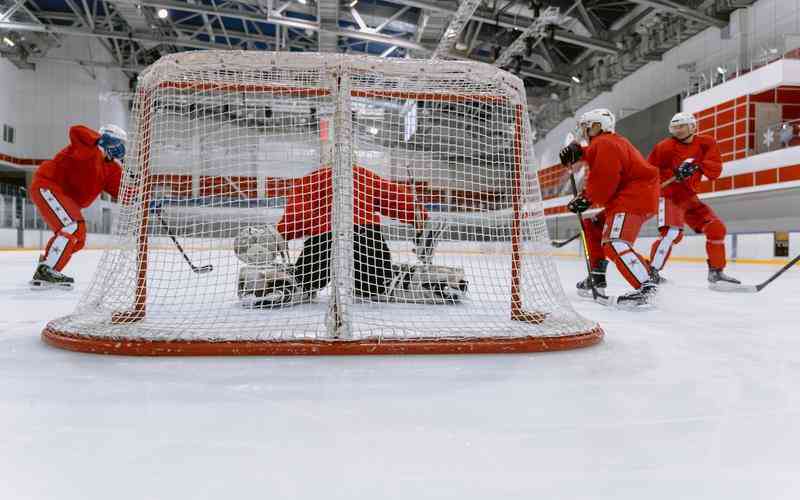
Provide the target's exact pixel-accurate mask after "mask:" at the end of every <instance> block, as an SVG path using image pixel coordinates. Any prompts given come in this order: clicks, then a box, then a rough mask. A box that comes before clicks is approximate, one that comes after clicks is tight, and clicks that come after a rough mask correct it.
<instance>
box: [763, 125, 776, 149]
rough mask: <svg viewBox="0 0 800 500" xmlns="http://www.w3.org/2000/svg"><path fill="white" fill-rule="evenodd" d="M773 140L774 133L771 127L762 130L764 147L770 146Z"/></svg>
mask: <svg viewBox="0 0 800 500" xmlns="http://www.w3.org/2000/svg"><path fill="white" fill-rule="evenodd" d="M773 142H775V134H774V133H773V132H772V129H771V128H768V129H767V130H765V131H764V141H763V144H764V146H766V147H770V146H772V143H773Z"/></svg>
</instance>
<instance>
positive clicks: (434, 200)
mask: <svg viewBox="0 0 800 500" xmlns="http://www.w3.org/2000/svg"><path fill="white" fill-rule="evenodd" d="M129 133H130V135H131V140H130V144H129V152H128V157H127V161H126V166H125V177H124V181H123V186H122V190H121V195H120V200H119V206H118V211H117V213H116V218H115V228H114V237H113V243H112V244H111V246H110V248H109V249H107V250H106V251H105V252H104V254H103V256H102V258H101V261H100V263H99V265H98V268H97V270H96V273H95V276H94V279H93V280H92V283H91V285H90V286H89V287H88V289H87V291H86V292H85V294H84V295H83V297H82V298H81V300H80V302H79V304H78V306H77V308H76V310H75V311H74V312H73V313H72V314H71V315H69V316H66V317H63V318H59V319H56V320H53V321H51V322H50V323H49V324H48V325H47V327H46V328H45V330H44V332H43V336H44V339H45V341H46V342H48V343H50V344H53V345H56V346H59V347H62V348H66V349H73V350H78V351H88V352H100V353H117V354H143V355H200V354H210V355H214V354H370V353H373V354H387V353H482V352H518V351H544V350H557V349H569V348H575V347H581V346H586V345H590V344H594V343H596V342H598V341H599V340H600V339H601V338H602V335H603V332H602V330H601V329H600V327H599V326H598V325H597V324H596V323H595V322H593V321H590V320H587V319H585V318H583V317H581V316H580V315H579V314H577V313H576V312H575V311H574V310H573V308H572V307H571V305H570V303H569V301H568V300H567V299H566V297H565V294H564V291H563V289H562V286H561V283H560V281H559V277H558V274H557V271H556V267H555V265H554V262H553V261H552V259H551V256H550V247H549V243H548V242H549V240H548V237H547V228H546V225H545V221H544V215H543V208H542V203H541V196H540V190H539V185H538V180H537V177H536V169H535V167H534V155H533V144H532V133H531V129H530V122H529V117H528V114H527V112H526V109H525V92H524V88H523V84H522V82H521V81H520V80H519V79H518V78H517V77H515V76H513V75H511V74H509V73H506V72H504V71H500V70H498V69H497V68H494V67H491V66H488V65H484V64H481V63H475V62H463V61H417V60H401V59H381V58H374V57H364V56H347V55H331V54H312V53H291V54H290V53H264V52H233V51H229V52H217V51H211V52H193V53H184V54H174V55H170V56H166V57H164V58H162V59H161V60H159V61H158V62H157V63H155V64H154V65H153V66H151V67H150V68H148V69H147V70H146V71H145V72H143V73H142V75H141V77H140V79H139V85H138V89H137V91H136V97H135V100H134V105H133V109H132V119H131V125H130V130H129ZM326 168H327V169H330V170H331V176H330V179H331V183H332V188H331V189H330V190H329V191H327V192H325V193H326V196H329V197H331V199H330V200H327V201H326V200H318V199H317V200H306V203H307V204H310V205H309V207H311V209H315V208H316V207H317V205H319V204H321V203H326V202H328V204H329V205H330V206H331V207H332V211H331V213H330V221H329V223H330V224H329V225H330V227H329V237H330V240H329V246H328V247H327V251H328V252H329V253H324V252H323V251H322V250H320V252H321V256H318V257H319V258H318V260H317V265H321V264H320V263H321V262H322V261H326V262H327V263H329V264H330V265H329V270H328V274H327V277H323V278H320V277H319V276H318V275H315V276H316V277H315V278H311V281H313V280H315V279H319V283H318V284H321V285H324V286H322V287H321V289H320V290H319V291H318V293H317V294H316V296H314V297H311V298H308V297H307V299H308V300H304V301H302V302H301V303H295V302H292V303H289V304H286V305H285V306H284V307H271V308H259V307H250V306H247V305H244V304H243V301H242V298H241V293H240V292H241V290H240V288H239V274H240V272H241V269H242V266H244V265H245V264H244V263H243V262H242V260H240V259H239V258H238V257H237V255H236V253H235V252H234V240H235V238H236V236H237V235H239V234H240V233H241V232H242V231H243V230H248V228H261V229H263V228H265V227H268V226H270V225H274V224H275V223H276V222H277V221H278V220H279V219H280V218H281V216H282V214H283V212H284V210H285V205H286V204H287V198H289V197H290V196H291V193H292V190H293V189H295V188H296V187H297V186H296V184H297V183H298V182H300V181H299V179H304V178H305V179H307V178H312V177H313V176H312V177H309V175H310V174H312V173H313V172H315V171H319V170H320V169H326ZM358 169H361V170H362V171H364V170H366V171H368V172H369V173H372V174H375V175H377V176H380V178H382V179H384V180H386V181H387V182H390V183H394V184H392V185H400V186H404V189H406V193H407V194H408V193H410V194H412V195H413V199H414V204H415V205H414V206H415V207H416V206H421V207H424V211H425V213H427V214H428V215H427V217H428V221H429V222H436V223H437V224H438V227H440V228H441V233H440V234H439V239H438V244H437V245H436V250H435V254H434V257H433V263H432V264H433V265H437V266H448V268H449V269H456V270H460V271H463V279H464V288H465V289H466V292H465V293H463V294H462V296H460V297H459V298H458V300H453V301H445V302H446V303H444V304H432V303H413V301H412V303H409V302H408V301H400V300H393V299H391V298H387V297H383V298H381V297H380V296H378V295H376V296H368V295H366V296H365V295H364V294H363V293H357V292H358V290H357V288H358V284H357V282H355V279H354V276H355V275H356V274H357V273H358V270H357V269H355V268H356V267H357V266H358V265H359V264H354V263H355V262H363V261H364V259H366V260H369V259H371V258H374V256H373V255H369V256H363V255H358V252H360V251H363V250H362V248H363V247H362V246H359V244H358V242H357V240H358V236H357V235H356V234H355V233H356V231H358V228H357V227H356V226H354V223H357V222H358V221H357V220H355V219H354V217H357V216H354V212H353V211H354V198H357V197H358V196H363V189H359V187H358V186H355V188H354V182H355V181H356V176H355V175H354V172H355V171H357V170H358ZM320 192H322V191H320ZM356 201H358V200H356ZM356 204H357V203H356ZM380 219H381V229H380V234H381V235H382V238H383V240H385V244H386V247H387V248H388V249H389V251H390V254H391V262H392V264H394V265H395V266H396V267H397V266H401V267H403V268H404V269H406V270H411V271H413V270H414V269H419V268H420V266H422V264H420V263H419V262H418V260H417V257H416V256H415V253H414V249H415V243H414V240H415V238H414V236H415V234H416V230H417V228H418V227H415V226H414V224H409V223H408V222H409V221H403V220H402V217H400V216H398V215H397V214H392V213H388V214H387V213H386V212H384V215H382V216H381V217H380ZM172 237H174V238H175V239H176V240H177V241H178V242H179V243H180V246H181V247H182V248H183V250H184V251H185V254H186V257H188V259H189V261H191V264H192V265H194V266H196V267H199V266H209V267H213V270H212V271H210V272H207V273H198V272H193V270H192V268H190V266H189V263H188V262H187V261H186V260H185V259H184V255H182V253H181V252H180V251H179V250H178V248H177V247H176V245H175V244H174V243H173V241H172ZM303 244H304V238H302V237H301V238H297V239H292V240H290V241H289V242H288V254H289V255H288V256H287V261H286V262H288V267H286V269H287V270H288V272H289V273H290V274H291V273H298V272H300V271H299V270H300V269H304V270H305V271H303V272H309V273H312V272H317V273H319V272H320V271H319V269H318V268H314V267H308V266H305V267H302V266H300V265H295V266H292V264H295V261H296V260H297V259H298V254H299V253H300V252H301V250H302V249H303ZM328 257H329V259H328ZM370 269H371V268H370ZM295 276H296V277H297V278H298V280H300V281H302V280H303V279H305V280H306V282H308V280H309V276H297V274H295ZM410 276H413V272H412V273H407V275H406V276H405V277H404V278H403V279H410ZM376 279H377V280H379V281H380V280H384V279H385V280H386V283H388V281H391V279H392V276H381V277H379V278H376ZM384 284H385V283H384ZM418 284H419V283H417V285H418ZM425 286H429V284H425ZM382 290H383V289H382Z"/></svg>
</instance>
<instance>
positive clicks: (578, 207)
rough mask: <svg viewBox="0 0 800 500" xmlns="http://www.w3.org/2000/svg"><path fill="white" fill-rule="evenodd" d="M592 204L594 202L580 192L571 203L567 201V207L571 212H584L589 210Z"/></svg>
mask: <svg viewBox="0 0 800 500" xmlns="http://www.w3.org/2000/svg"><path fill="white" fill-rule="evenodd" d="M591 206H592V202H591V201H589V200H588V199H587V198H586V197H585V196H584V195H583V194H579V195H578V196H576V197H575V198H573V199H572V200H571V201H570V202H569V203H567V209H569V211H570V212H574V213H576V214H582V213H583V212H585V211H587V210H589V207H591Z"/></svg>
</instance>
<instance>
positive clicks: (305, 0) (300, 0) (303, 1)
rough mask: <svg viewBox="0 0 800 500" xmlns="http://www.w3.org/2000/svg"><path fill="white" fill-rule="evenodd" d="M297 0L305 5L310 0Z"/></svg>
mask: <svg viewBox="0 0 800 500" xmlns="http://www.w3.org/2000/svg"><path fill="white" fill-rule="evenodd" d="M297 1H298V2H300V3H301V4H303V5H305V4H306V3H307V2H308V0H297Z"/></svg>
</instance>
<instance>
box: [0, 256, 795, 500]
mask: <svg viewBox="0 0 800 500" xmlns="http://www.w3.org/2000/svg"><path fill="white" fill-rule="evenodd" d="M35 255H36V254H35V253H33V252H5V253H0V269H2V274H0V310H2V315H0V499H59V500H64V499H103V500H121V499H150V498H153V499H241V498H246V499H249V498H253V499H255V498H258V499H265V498H269V499H273V498H275V499H278V498H280V499H283V498H303V499H324V500H328V499H362V498H363V499H370V500H374V499H395V498H397V499H423V498H425V499H427V498H436V499H439V498H457V499H488V498H502V499H506V498H525V499H531V498H540V499H556V498H557V499H562V498H581V499H584V498H591V499H605V498H608V499H612V498H613V499H636V500H642V499H648V500H650V499H669V500H675V499H693V498H697V499H725V500H729V499H756V498H757V499H762V498H763V499H784V498H785V499H796V498H799V497H800V391H799V390H798V383H800V360H798V357H799V356H800V327H798V319H800V315H798V311H800V296H798V294H797V290H798V288H800V269H797V268H796V269H792V270H790V271H789V272H787V274H786V275H784V276H783V277H781V278H780V279H779V280H777V281H776V282H775V283H774V284H773V285H771V286H770V287H768V288H767V289H766V290H764V291H763V292H761V293H759V294H755V295H748V294H742V295H734V294H721V293H716V292H712V291H710V290H708V289H707V288H706V284H705V270H704V269H703V267H702V266H701V265H699V264H682V263H672V264H671V265H670V266H669V268H668V270H667V271H666V272H665V273H664V274H665V275H666V276H667V277H668V278H670V279H671V280H672V284H670V285H668V286H665V287H663V290H662V294H661V295H662V298H661V303H660V304H659V308H658V309H657V310H653V311H648V312H638V313H635V312H624V311H617V310H608V309H604V308H603V307H602V306H599V305H596V304H593V303H590V302H585V301H582V300H579V299H577V298H576V302H575V306H576V307H577V308H578V309H579V310H580V311H581V312H582V313H583V314H585V315H587V316H590V317H593V318H595V319H597V320H599V321H600V323H601V325H602V326H603V328H604V329H605V331H606V338H605V341H604V342H603V343H602V344H600V345H599V346H595V347H591V348H586V349H581V350H576V351H568V352H560V353H543V354H531V355H497V356H445V357H436V356H433V357H419V356H418V357H413V356H409V357H340V358H333V357H329V358H301V357H298V358H205V359H201V358H196V359H185V358H184V359H163V358H162V359H147V358H128V357H113V356H97V355H89V354H77V353H71V352H66V351H62V350H58V349H54V348H50V347H47V346H46V345H44V344H43V343H42V342H41V340H40V339H39V333H40V331H41V329H42V327H43V326H44V324H45V322H46V321H47V320H48V319H51V318H54V317H56V316H60V315H63V314H66V313H68V312H70V311H71V310H72V308H73V305H74V303H75V302H76V301H77V299H78V297H79V295H80V292H81V287H83V286H86V285H87V284H88V282H89V280H90V278H91V275H92V272H93V269H94V266H95V265H96V262H97V260H98V258H99V256H100V252H97V251H85V252H82V253H81V254H79V255H78V256H76V258H75V260H74V261H73V263H72V264H71V265H70V268H69V271H70V272H71V273H72V274H74V275H75V276H76V277H77V278H78V283H79V285H78V290H76V291H73V292H54V293H42V292H34V291H29V290H28V289H27V287H26V286H25V282H26V281H27V279H29V277H30V275H31V274H32V272H33V267H34V261H35ZM558 266H559V271H560V273H561V279H562V280H563V282H564V286H565V287H566V288H567V290H568V293H570V294H572V293H573V292H572V289H573V287H574V283H575V282H576V281H577V280H579V279H580V278H582V277H583V275H584V270H583V267H582V264H581V263H580V262H579V261H577V260H571V259H564V260H560V261H559V262H558ZM776 269H777V268H776V267H775V266H767V265H731V266H729V268H728V272H729V273H730V274H732V275H734V276H738V277H740V278H742V279H743V281H745V282H747V283H755V282H759V281H761V280H762V279H764V278H765V277H766V276H767V275H769V274H770V273H772V272H774V271H775V270H776ZM609 279H610V281H611V282H614V283H620V282H621V278H620V277H619V276H618V275H616V274H613V273H612V274H611V275H610V277H609ZM621 288H622V287H621V286H620V287H619V288H618V289H617V291H621Z"/></svg>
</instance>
